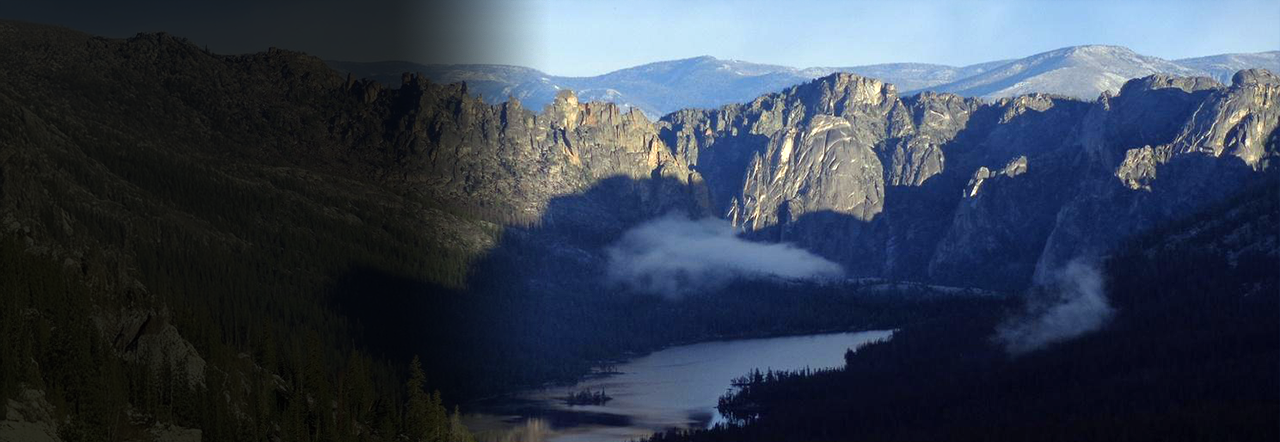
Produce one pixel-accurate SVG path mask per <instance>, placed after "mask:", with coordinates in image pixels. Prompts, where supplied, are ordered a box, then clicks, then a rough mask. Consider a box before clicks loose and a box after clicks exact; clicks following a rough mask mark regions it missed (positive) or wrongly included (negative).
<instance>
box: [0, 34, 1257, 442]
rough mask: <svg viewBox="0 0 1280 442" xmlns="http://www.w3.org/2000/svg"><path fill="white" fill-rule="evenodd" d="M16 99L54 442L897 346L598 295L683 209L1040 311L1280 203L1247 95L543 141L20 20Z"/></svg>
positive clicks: (512, 125)
mask: <svg viewBox="0 0 1280 442" xmlns="http://www.w3.org/2000/svg"><path fill="white" fill-rule="evenodd" d="M0 75H3V78H5V79H6V81H5V82H4V83H3V84H0V143H2V144H0V149H2V150H0V195H3V200H0V233H2V234H3V235H4V238H3V240H4V241H5V242H4V243H3V244H4V248H3V249H0V250H3V253H4V256H3V257H4V259H5V263H6V264H7V265H6V267H5V268H4V269H3V272H4V273H0V274H3V275H4V276H5V279H4V280H3V281H0V284H3V285H0V287H2V288H3V290H4V292H3V295H4V310H3V311H2V312H0V314H3V315H4V316H3V319H4V320H3V324H4V326H5V327H15V329H14V330H17V332H14V333H9V332H8V331H14V330H9V329H6V331H7V332H6V333H5V336H6V337H7V340H5V341H4V345H5V347H4V348H3V351H4V355H5V358H4V361H5V364H6V365H4V369H5V371H4V373H3V374H4V384H3V385H4V388H5V391H4V393H5V395H6V396H7V397H24V398H26V399H24V402H23V403H24V404H27V405H24V407H26V408H25V409H28V410H36V411H31V413H32V414H31V416H30V417H27V419H29V420H30V421H31V422H45V423H53V422H67V421H65V420H63V419H61V418H60V417H59V418H57V419H52V418H41V417H40V416H39V411H40V410H45V411H47V410H53V411H50V412H48V413H53V414H55V415H57V416H64V415H66V414H71V415H72V416H73V419H72V420H71V422H73V424H70V425H61V424H59V425H60V426H59V428H58V429H57V430H51V431H57V432H58V433H60V434H62V435H63V436H64V437H66V438H68V439H78V438H80V436H78V435H85V436H84V437H85V438H91V437H89V436H88V435H95V434H103V432H104V431H107V430H108V429H109V430H111V431H143V429H146V428H157V427H156V425H157V423H164V424H167V423H176V424H178V425H180V426H185V427H199V428H201V429H203V430H204V431H205V432H206V433H205V436H206V437H209V438H211V439H215V440H223V439H236V438H249V439H262V438H264V437H268V436H281V437H283V438H285V439H302V438H309V437H313V436H314V437H328V435H336V437H342V438H351V437H358V436H362V435H363V436H370V437H374V438H380V439H390V438H393V437H395V436H394V435H398V434H405V435H409V436H411V437H418V436H422V435H423V434H428V433H429V434H431V435H433V437H434V436H440V437H445V436H442V435H445V434H447V433H450V432H453V433H461V431H454V430H455V429H456V427H457V426H456V425H453V424H450V423H449V422H448V419H446V418H445V417H444V416H445V412H444V409H443V408H442V407H441V404H440V403H441V400H440V398H439V397H438V396H434V397H433V396H425V394H424V393H423V392H422V389H420V388H406V385H407V384H408V385H412V386H423V385H426V386H427V388H428V389H431V388H447V390H446V393H447V392H449V391H451V390H453V391H461V390H468V389H470V390H471V391H465V393H466V394H477V393H479V392H481V391H477V390H478V387H477V388H474V389H473V388H472V386H471V384H472V383H471V382H468V383H466V384H463V383H460V382H455V381H459V380H467V381H476V382H480V381H487V382H491V383H492V384H491V385H488V386H487V387H488V388H510V387H512V386H514V385H527V384H530V383H537V382H541V381H545V380H548V379H554V378H565V377H572V376H574V375H577V374H581V373H582V372H583V370H585V369H586V368H589V367H587V365H586V364H587V363H588V361H589V360H590V359H591V358H595V357H604V356H608V355H609V354H613V355H614V356H616V355H617V354H618V353H619V352H623V351H628V350H644V349H650V348H653V347H654V346H660V345H664V344H668V343H671V342H679V341H682V340H689V339H694V338H705V337H709V336H723V335H726V334H729V333H731V332H733V333H736V332H739V329H731V330H730V327H739V328H740V329H741V330H747V329H751V330H757V329H761V330H763V329H762V328H760V327H759V325H760V324H765V325H770V326H774V325H777V324H778V323H782V322H784V321H789V320H792V319H794V320H795V321H796V322H795V323H798V324H802V325H800V326H795V327H798V328H795V329H788V330H792V331H794V330H802V329H803V330H812V329H818V328H821V327H846V328H847V327H851V326H854V325H855V324H859V325H861V326H867V325H869V324H878V323H875V322H872V321H871V320H869V319H868V320H865V321H864V319H865V318H857V320H856V321H855V320H853V319H849V318H836V319H830V318H820V319H814V318H811V317H810V316H812V315H811V314H807V313H806V312H813V311H819V312H838V311H850V310H849V309H842V308H831V305H827V304H822V303H833V302H835V303H838V302H845V301H840V300H836V301H832V300H830V299H842V298H836V297H826V296H825V295H827V294H829V293H828V292H819V291H812V293H809V294H805V293H808V292H807V291H806V289H803V288H799V289H795V288H793V289H792V290H793V291H795V292H797V293H796V295H797V296H798V297H803V296H808V297H807V298H797V299H805V301H804V302H807V303H809V304H804V303H797V305H800V306H801V307H803V306H815V305H820V306H823V307H824V308H812V309H806V308H801V307H797V308H795V309H794V311H793V312H791V313H788V310H777V311H770V310H767V309H761V310H762V311H763V312H766V313H770V314H774V315H775V316H780V317H784V318H783V319H778V318H761V319H760V321H761V322H759V323H753V322H749V321H746V320H742V321H737V322H735V323H733V324H732V325H731V326H724V327H725V329H714V328H712V327H711V326H709V325H708V326H704V323H703V321H701V320H703V319H706V317H707V316H705V315H715V314H721V315H723V314H724V313H723V312H724V311H725V309H724V306H723V305H722V304H719V303H716V302H710V301H706V302H704V304H696V303H695V304H693V307H690V308H688V309H683V310H680V309H672V308H670V307H671V305H672V304H671V302H670V301H663V300H649V299H643V298H625V297H602V296H597V295H599V294H600V293H610V289H609V287H606V286H605V285H604V284H603V283H602V282H601V281H599V278H597V277H596V276H597V275H599V274H600V269H601V268H602V267H603V266H604V264H603V263H604V261H605V253H604V251H603V248H604V246H605V245H607V244H609V243H610V242H611V241H613V240H614V239H616V238H617V237H618V235H620V234H621V233H622V232H624V231H625V230H626V229H627V228H629V227H631V226H633V225H635V224H637V223H639V222H641V221H643V220H646V219H650V218H653V217H656V216H659V215H662V214H664V213H668V212H671V211H679V212H686V213H689V214H692V215H694V216H719V217H725V218H727V219H729V220H731V221H732V222H733V223H734V225H735V226H736V227H737V228H739V229H741V230H743V231H745V232H747V234H748V236H751V237H753V238H756V239H760V240H765V241H778V240H781V241H788V242H794V243H796V244H799V245H801V246H802V247H805V248H807V249H810V250H812V251H814V252H816V253H818V254H820V255H822V256H824V257H827V258H829V259H831V260H833V261H835V262H838V263H840V264H841V265H842V266H843V267H844V269H845V271H846V272H847V273H848V274H850V275H854V276H880V277H888V278H895V279H908V280H917V281H926V282H942V283H950V284H957V285H966V286H976V287H985V288H998V289H1015V288H1021V287H1025V286H1026V285H1027V284H1028V283H1029V282H1030V281H1031V280H1033V278H1034V277H1035V275H1036V271H1037V269H1044V268H1052V267H1053V266H1055V265H1057V264H1058V263H1059V262H1062V261H1063V260H1066V259H1070V258H1071V257H1073V256H1075V255H1077V254H1080V253H1091V252H1099V251H1105V250H1106V249H1107V248H1108V247H1110V246H1111V245H1113V244H1114V243H1115V242H1116V241H1118V240H1120V239H1121V238H1123V237H1125V236H1127V235H1130V234H1132V233H1134V232H1137V231H1139V230H1141V229H1143V228H1145V227H1148V226H1151V225H1154V224H1156V223H1159V222H1162V221H1164V220H1167V219H1171V217H1174V216H1176V215H1178V214H1183V213H1189V211H1191V210H1194V209H1195V208H1198V207H1200V206H1203V205H1204V204H1209V203H1211V202H1212V201H1214V200H1216V199H1218V198H1221V196H1222V195H1226V194H1229V193H1230V192H1231V191H1232V190H1234V189H1236V188H1239V187H1240V186H1242V185H1243V184H1244V183H1247V182H1249V181H1252V180H1256V179H1259V177H1260V176H1261V175H1263V174H1265V173H1271V171H1274V167H1272V164H1271V162H1272V158H1273V157H1274V156H1275V151H1276V150H1275V149H1276V141H1277V134H1276V131H1275V128H1276V125H1277V121H1278V120H1280V118H1278V112H1280V107H1278V106H1277V103H1276V99H1277V95H1280V84H1278V83H1280V82H1278V81H1277V79H1276V77H1275V76H1273V75H1272V74H1271V73H1269V72H1266V71H1242V72H1240V73H1238V74H1237V75H1236V76H1235V78H1234V79H1233V82H1232V84H1231V85H1230V86H1224V85H1221V84H1219V83H1217V82H1215V81H1213V80H1210V79H1195V78H1170V77H1162V76H1153V77H1147V78H1143V79H1138V80H1132V81H1130V82H1129V83H1127V84H1126V85H1125V87H1124V88H1123V89H1122V90H1121V92H1120V93H1119V94H1118V95H1116V96H1114V97H1112V96H1103V97H1101V98H1100V99H1098V100H1096V101H1093V102H1084V101H1079V100H1073V99H1066V98H1059V97H1051V96H1044V95H1028V96H1021V97H1018V98H1014V99H1006V100H1001V101H999V102H995V103H986V102H982V101H978V100H974V99H965V98H961V97H959V96H955V95H949V94H934V93H925V94H920V95H913V96H908V97H900V96H898V94H897V92H896V89H895V88H894V86H892V85H889V84H885V83H882V82H879V81H876V80H871V79H866V78H861V77H857V76H853V75H848V74H834V75H831V76H827V77H823V78H820V79H818V80H814V81H812V82H809V83H806V84H802V85H798V86H794V87H791V88H788V89H786V90H783V91H780V92H778V93H773V94H767V95H764V96H761V97H759V98H757V99H755V100H753V101H751V102H749V103H743V104H736V105H730V106H725V107H721V108H718V109H702V110H683V111H678V112H675V113H672V114H669V115H667V116H664V117H663V118H662V119H660V120H658V121H657V122H653V121H650V120H649V119H647V118H645V116H644V115H642V114H641V113H640V112H639V111H632V112H626V113H624V112H621V111H620V110H619V108H618V107H617V106H615V105H612V104H608V103H580V102H578V100H577V98H576V96H575V95H574V94H573V93H572V92H569V91H562V92H561V93H560V94H558V95H557V96H556V98H555V100H553V102H552V103H551V104H549V105H548V106H547V107H546V108H544V109H542V110H541V111H540V112H534V111H532V110H528V109H524V108H523V107H522V106H521V105H520V103H519V102H517V101H514V100H512V101H509V102H507V103H503V104H499V105H489V104H485V103H484V102H483V101H481V100H480V99H479V98H476V97H472V96H470V95H468V93H467V89H466V86H465V85H438V84H432V83H430V82H428V81H426V80H424V79H423V78H421V77H419V76H416V75H412V74H406V75H405V76H404V78H403V81H402V84H401V85H400V86H399V87H397V88H388V87H385V86H382V85H380V84H379V83H376V82H374V81H370V80H362V79H355V78H350V77H343V76H341V75H339V74H337V73H336V72H334V71H332V70H330V69H329V68H328V67H326V66H325V64H324V63H323V62H322V61H321V60H319V59H316V58H313V57H309V56H306V55H303V54H299V53H294V52H289V51H280V50H271V51H268V52H265V53H258V54H250V55H237V56H225V55H217V54H211V53H208V52H206V51H205V50H203V49H202V48H201V47H199V46H197V45H195V44H192V43H190V42H186V41H184V40H181V39H177V38H174V37H172V36H168V35H165V34H142V35H139V36H137V37H135V38H131V39H126V40H119V39H105V38H98V37H92V36H89V35H85V34H81V33H77V32H73V31H70V30H67V29H63V28H57V27H48V26H38V25H30V24H24V23H16V22H0ZM9 263H12V264H9ZM40 275H43V276H40ZM55 281H56V282H55ZM760 291H761V293H760V294H758V295H759V296H756V298H759V299H766V298H767V296H765V294H764V293H763V292H765V291H766V290H764V289H760ZM839 292H840V290H837V289H830V293H831V294H835V293H839ZM388 293H391V294H392V295H388ZM772 294H774V293H770V295H772ZM787 294H790V293H787ZM818 295H823V296H818ZM751 296H754V295H751ZM751 296H745V297H744V298H743V299H755V298H752V297H751ZM566 299H569V300H572V302H566V301H565V300H566ZM690 302H691V303H694V302H701V301H690ZM753 302H754V301H753ZM767 302H768V301H760V302H759V303H756V304H752V303H749V302H746V303H744V304H742V305H747V306H760V305H767ZM566 305H567V306H570V308H562V307H565V306H566ZM73 307H74V308H73ZM840 307H848V306H847V305H844V304H840ZM671 312H677V313H671ZM716 312H720V313H716ZM674 314H684V315H688V316H687V317H678V319H681V320H679V321H673V320H672V319H671V318H672V316H670V315H674ZM611 315H613V316H611ZM699 315H704V316H699ZM787 315H790V316H787ZM86 318H87V319H86ZM880 318H881V319H880V320H882V321H884V320H888V319H885V318H891V319H901V317H895V316H893V315H883V316H881V317H880ZM623 319H625V320H626V321H631V322H627V323H626V324H628V325H636V327H637V328H635V329H637V330H639V329H643V330H648V329H656V330H659V331H662V333H664V334H653V335H645V334H642V333H633V334H626V331H627V329H625V328H623V327H618V326H617V324H618V322H616V321H615V320H617V321H620V320H623ZM752 319H753V320H754V319H756V318H755V317H754V316H753V317H752ZM828 319H830V322H820V321H826V320H828ZM77 320H79V322H77ZM768 321H775V322H768ZM73 322H74V323H76V324H78V325H76V327H78V328H63V327H64V326H65V325H67V324H71V323H73ZM388 324H391V325H394V327H390V328H389V325H388ZM672 324H675V325H672ZM879 325H889V324H879ZM645 327H648V328H645ZM55 329H56V330H72V329H74V330H76V332H75V333H74V334H65V333H57V334H54V333H52V332H51V330H55ZM530 330H533V331H536V332H538V333H536V334H534V333H525V334H524V335H521V333H524V332H528V331H530ZM726 330H729V331H726ZM757 333H759V332H757ZM51 336H58V338H57V339H54V338H52V337H51ZM510 336H526V337H525V338H522V339H528V340H530V342H533V341H536V342H542V343H544V344H546V343H557V345H558V347H556V348H549V349H545V348H538V349H536V350H537V352H534V351H532V350H530V349H529V348H526V347H525V346H523V345H519V344H522V343H523V341H518V340H512V339H509V337H510ZM17 337H21V338H17ZM547 345H550V344H547ZM77 352H79V353H77ZM522 352H523V353H522ZM611 352H612V353H611ZM414 353H417V354H421V356H422V357H423V364H422V365H423V371H424V372H425V373H424V375H423V376H411V372H412V371H413V370H410V369H409V367H408V360H409V359H410V356H411V355H412V354H414ZM68 355H74V358H79V359H69V358H72V356H68ZM535 358H536V359H535ZM89 360H92V361H97V362H96V363H94V364H84V363H83V362H84V361H89ZM13 361H18V362H13ZM68 361H71V362H68ZM526 363H527V364H528V365H521V364H526ZM537 364H542V365H537ZM86 366H92V367H103V368H102V369H101V370H99V369H97V368H95V369H93V370H90V371H84V372H80V371H77V370H78V368H77V367H86ZM112 367H114V368H112ZM471 369H476V370H477V371H476V372H478V373H482V374H483V376H479V375H475V374H472V376H474V377H472V378H466V377H458V376H460V375H459V374H458V373H457V372H458V371H467V370H471ZM366 381H367V382H366ZM90 385H94V386H97V385H106V386H109V387H110V388H106V389H101V391H103V392H104V393H103V394H102V395H85V394H80V393H81V392H83V391H85V389H87V388H88V386H90ZM174 385H179V386H184V387H182V388H176V387H174ZM155 391H163V392H165V393H155ZM110 392H116V393H110ZM211 392H213V393H217V394H213V393H211ZM108 393H110V394H108ZM40 394H43V395H44V396H45V397H46V398H48V399H47V400H43V401H44V402H41V401H42V399H38V398H37V396H39V395H40ZM460 396H461V394H460ZM157 398H159V399H157ZM445 400H450V398H449V396H448V395H446V396H445ZM148 401H150V402H148ZM331 404H332V405H331ZM85 410H106V411H101V412H90V411H85ZM48 413H46V414H48ZM94 413H98V414H94ZM122 421H127V422H129V424H127V425H126V424H120V423H119V422H122ZM50 425H51V424H50ZM77 428H79V429H83V431H82V430H78V429H77ZM126 429H127V430H126ZM157 431H159V430H157Z"/></svg>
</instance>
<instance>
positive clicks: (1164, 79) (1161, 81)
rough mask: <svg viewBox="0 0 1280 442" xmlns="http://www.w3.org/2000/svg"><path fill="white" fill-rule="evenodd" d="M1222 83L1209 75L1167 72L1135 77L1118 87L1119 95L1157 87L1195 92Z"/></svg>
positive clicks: (1220, 85) (1218, 85) (1216, 86)
mask: <svg viewBox="0 0 1280 442" xmlns="http://www.w3.org/2000/svg"><path fill="white" fill-rule="evenodd" d="M1221 87H1222V84H1221V83H1218V82H1217V81H1215V80H1214V79H1212V78H1209V77H1182V76H1175V75H1168V74H1152V75H1148V76H1146V77H1142V78H1135V79H1132V80H1129V81H1126V82H1125V83H1124V86H1122V87H1121V88H1120V95H1124V94H1126V93H1129V94H1133V93H1136V92H1137V91H1151V90H1157V89H1167V88H1174V89H1179V90H1182V91H1183V92H1188V93H1190V92H1195V91H1202V90H1207V89H1217V88H1221Z"/></svg>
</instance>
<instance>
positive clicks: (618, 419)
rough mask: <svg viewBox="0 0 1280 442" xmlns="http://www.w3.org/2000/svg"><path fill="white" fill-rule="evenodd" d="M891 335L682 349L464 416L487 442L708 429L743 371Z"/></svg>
mask: <svg viewBox="0 0 1280 442" xmlns="http://www.w3.org/2000/svg"><path fill="white" fill-rule="evenodd" d="M892 334H893V332H892V331H887V330H885V331H866V332H857V333H831V334H821V335H808V336H788V337H781V338H764V339H742V340H734V341H716V342H704V343H700V344H691V345H682V346H679V347H671V348H667V349H665V350H661V351H657V352H654V353H651V354H649V355H647V356H644V357H640V358H636V359H634V360H631V361H628V362H626V363H623V364H621V365H618V366H616V367H615V370H616V371H618V372H621V374H616V375H610V376H605V377H596V378H591V379H586V380H583V381H581V382H579V383H578V384H576V385H573V386H564V387H557V388H549V389H543V390H533V391H527V392H523V393H520V394H517V395H515V396H514V397H507V398H504V399H503V400H501V401H500V402H494V403H489V404H484V405H482V406H481V407H479V408H480V409H481V410H482V411H483V413H479V414H473V415H469V416H466V417H464V421H465V422H466V424H467V425H468V427H470V428H471V429H472V430H473V431H476V432H478V433H479V435H480V436H481V440H488V441H510V442H515V441H555V442H569V441H626V440H631V439H637V438H641V437H647V436H649V435H650V434H653V433H654V432H655V431H663V430H666V429H669V428H691V427H703V428H705V427H707V426H710V425H713V424H714V423H715V422H720V421H721V420H722V418H721V416H720V414H719V413H717V412H716V409H715V407H716V401H717V400H718V399H719V398H720V396H721V395H723V394H724V393H725V392H726V391H728V389H729V381H730V380H731V379H733V378H735V377H738V376H742V375H744V374H746V373H747V372H748V371H750V370H752V369H755V368H759V369H761V370H765V369H770V368H771V369H774V370H795V369H801V368H805V367H809V368H814V369H817V368H830V367H838V366H840V365H843V364H844V352H845V349H848V348H857V347H858V346H859V345H861V344H864V343H868V342H873V341H879V340H884V339H888V338H889V337H890V336H891V335H892ZM584 389H590V390H592V391H598V390H604V391H605V392H606V393H607V394H608V395H609V396H611V397H613V400H610V401H608V402H607V403H605V404H604V405H585V406H569V405H567V404H565V403H564V401H563V400H561V399H560V398H562V397H564V396H565V395H566V394H567V393H569V392H577V391H581V390H584Z"/></svg>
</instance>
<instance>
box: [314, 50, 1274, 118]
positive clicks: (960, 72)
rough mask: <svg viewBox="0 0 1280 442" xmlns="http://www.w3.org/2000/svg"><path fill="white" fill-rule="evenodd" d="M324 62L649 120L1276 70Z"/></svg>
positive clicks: (1077, 91)
mask: <svg viewBox="0 0 1280 442" xmlns="http://www.w3.org/2000/svg"><path fill="white" fill-rule="evenodd" d="M328 64H329V65H330V66H331V67H333V68H335V69H337V70H339V71H342V72H349V73H352V74H353V75H354V76H356V77H358V78H373V79H376V80H378V81H381V82H383V83H384V84H389V85H392V86H395V85H399V84H400V82H401V76H402V74H404V73H407V72H418V73H421V74H422V75H423V76H425V77H426V78H428V79H430V80H431V81H433V82H437V83H456V82H466V83H467V85H468V87H469V90H470V91H472V92H473V93H475V94H477V95H480V96H482V97H484V98H485V101H486V102H489V103H492V104H496V103H500V102H502V101H506V100H507V99H508V98H509V97H510V98H516V99H519V100H521V101H522V102H523V103H524V104H525V105H526V106H529V107H530V108H533V109H539V108H541V107H542V106H545V105H546V104H547V103H549V102H551V100H552V99H553V98H554V97H555V94H556V92H557V91H559V90H561V89H571V90H573V91H575V92H576V93H577V94H578V97H579V98H580V99H581V100H584V101H611V102H614V103H617V104H618V105H620V106H622V108H623V109H627V108H630V107H636V108H639V109H640V110H642V111H644V113H645V115H648V116H649V118H650V119H657V118H658V117H661V116H662V115H665V114H667V113H670V112H673V111H676V110H679V109H683V108H711V107H718V106H722V105H725V104H730V103H739V102H744V101H748V100H750V99H752V98H754V97H756V96H758V95H761V94H764V93H769V92H776V91H779V90H782V89H783V88H786V87H788V86H792V85H796V84H800V83H804V82H806V81H809V80H812V79H814V78H818V77H822V76H825V75H829V74H832V73H835V72H848V73H852V74H857V75H861V76H864V77H870V78H876V79H879V80H881V81H884V82H886V83H892V84H894V85H896V86H897V87H898V89H899V90H900V91H902V92H903V93H907V94H910V93H914V92H921V91H938V92H952V93H956V94H959V95H962V96H966V97H981V98H984V99H987V100H993V99H999V98H1005V97H1012V96H1016V95H1021V94H1027V93H1034V92H1039V93H1048V94H1057V95H1063V96H1068V97H1074V98H1079V99H1083V100H1093V99H1095V98H1097V97H1098V95H1099V94H1101V93H1102V92H1103V91H1108V92H1111V93H1112V94H1114V93H1116V92H1118V90H1119V87H1120V86H1121V85H1123V84H1124V82H1125V81H1127V80H1129V79H1133V78H1138V77H1144V76H1147V75H1151V74H1157V73H1159V74H1169V75H1179V76H1208V77H1211V78H1214V79H1215V80H1218V81H1219V82H1221V83H1229V82H1230V80H1231V76H1232V75H1233V74H1235V73H1236V71H1239V70H1241V69H1248V68H1263V69H1269V70H1272V71H1280V51H1270V52H1259V53H1253V54H1222V55H1213V56H1207V57H1198V58H1188V59H1181V60H1164V59H1160V58H1158V57H1151V56H1146V55H1141V54H1138V53H1136V52H1133V51H1132V50H1129V49H1128V48H1125V47H1121V46H1105V45H1086V46H1073V47H1067V48H1061V49H1057V50H1052V51H1048V52H1044V53H1039V54H1035V55H1031V56H1029V57H1025V58H1021V59H1011V60H996V61H990V62H984V63H977V64H973V65H968V66H947V65H941V64H928V63H888V64H874V65H861V66H848V67H810V68H793V67H788V66H779V65H770V64H758V63H751V62H747V61H741V60H722V59H717V58H714V57H710V56H702V57H695V58H689V59H683V60H672V61H663V62H656V63H649V64H644V65H640V66H635V67H631V68H626V69H621V70H617V71H614V72H610V73H607V74H603V75H598V76H593V77H565V76H556V75H551V74H547V73H544V72H542V71H539V70H536V69H533V68H527V67H519V66H506V65H422V64H417V63H410V62H399V61H388V62H371V63H362V62H341V61H329V62H328Z"/></svg>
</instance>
